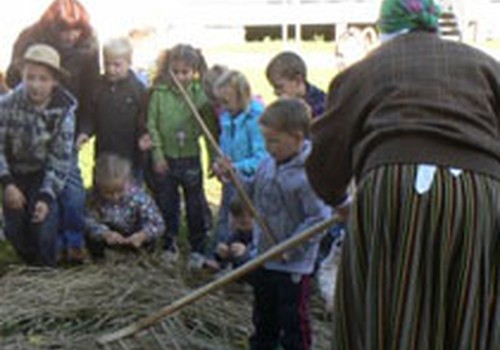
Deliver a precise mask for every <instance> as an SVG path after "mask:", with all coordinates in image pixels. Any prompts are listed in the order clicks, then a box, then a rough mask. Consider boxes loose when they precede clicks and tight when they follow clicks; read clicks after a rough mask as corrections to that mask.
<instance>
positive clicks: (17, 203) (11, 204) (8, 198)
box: [3, 184, 26, 210]
mask: <svg viewBox="0 0 500 350" xmlns="http://www.w3.org/2000/svg"><path fill="white" fill-rule="evenodd" d="M3 196H4V201H5V205H6V206H7V207H8V208H10V209H16V210H20V209H22V208H24V206H25V205H26V197H24V194H23V193H22V192H21V190H20V189H19V188H18V187H17V186H16V185H14V184H10V185H7V187H5V191H4V195H3Z"/></svg>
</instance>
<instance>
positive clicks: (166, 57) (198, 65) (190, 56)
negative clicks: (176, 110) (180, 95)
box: [153, 44, 208, 86]
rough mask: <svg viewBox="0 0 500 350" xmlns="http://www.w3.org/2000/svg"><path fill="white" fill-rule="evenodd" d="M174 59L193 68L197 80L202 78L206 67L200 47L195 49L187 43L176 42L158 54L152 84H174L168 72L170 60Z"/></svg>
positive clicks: (170, 65)
mask: <svg viewBox="0 0 500 350" xmlns="http://www.w3.org/2000/svg"><path fill="white" fill-rule="evenodd" d="M174 61H183V62H185V63H186V64H187V65H189V66H190V67H191V68H193V70H194V72H195V73H196V75H197V77H196V78H197V79H199V80H202V79H203V76H204V74H205V72H206V71H207V69H208V67H207V63H206V61H205V57H203V54H202V53H201V50H200V49H196V48H194V47H193V46H191V45H187V44H178V45H176V46H174V47H172V48H171V49H167V50H165V51H163V52H162V53H161V54H160V57H159V58H158V61H157V71H156V76H155V78H154V79H153V85H157V84H167V85H169V86H175V85H174V84H173V81H172V78H171V76H170V73H169V71H170V69H171V67H172V62H174Z"/></svg>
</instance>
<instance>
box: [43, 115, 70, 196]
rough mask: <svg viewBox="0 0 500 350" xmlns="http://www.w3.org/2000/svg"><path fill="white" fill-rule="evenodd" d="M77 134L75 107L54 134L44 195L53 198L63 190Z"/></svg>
mask: <svg viewBox="0 0 500 350" xmlns="http://www.w3.org/2000/svg"><path fill="white" fill-rule="evenodd" d="M74 134H75V114H74V108H70V110H69V111H68V112H67V113H66V114H65V116H64V117H63V118H62V120H61V122H60V124H59V127H58V128H57V131H56V133H55V135H54V139H53V141H52V143H51V145H50V150H49V153H48V159H47V165H46V168H45V177H44V180H43V182H42V186H41V188H40V194H41V195H42V196H44V197H45V196H49V197H50V198H51V199H52V200H54V199H56V197H57V195H58V194H59V193H60V192H61V191H62V189H63V187H64V185H65V184H66V179H67V178H68V174H69V171H70V168H71V166H72V158H73V146H74Z"/></svg>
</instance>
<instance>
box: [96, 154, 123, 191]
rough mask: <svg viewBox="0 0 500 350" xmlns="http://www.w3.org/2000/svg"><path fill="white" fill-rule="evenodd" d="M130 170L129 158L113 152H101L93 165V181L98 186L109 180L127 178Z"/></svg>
mask: <svg viewBox="0 0 500 350" xmlns="http://www.w3.org/2000/svg"><path fill="white" fill-rule="evenodd" d="M131 171H132V166H131V164H130V161H129V160H127V159H125V158H123V157H120V156H119V155H116V154H114V153H103V154H101V155H100V156H99V157H98V158H97V161H96V163H95V166H94V183H95V184H96V185H97V186H99V185H101V184H105V183H107V182H108V181H110V180H116V179H123V180H128V179H130V176H131Z"/></svg>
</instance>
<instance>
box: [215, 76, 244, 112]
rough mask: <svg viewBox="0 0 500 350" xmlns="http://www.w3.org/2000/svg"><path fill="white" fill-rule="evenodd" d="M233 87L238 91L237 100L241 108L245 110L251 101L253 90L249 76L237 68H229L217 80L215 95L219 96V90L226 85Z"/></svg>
mask: <svg viewBox="0 0 500 350" xmlns="http://www.w3.org/2000/svg"><path fill="white" fill-rule="evenodd" d="M226 86H227V87H229V88H231V89H232V90H233V91H234V92H235V93H236V101H237V102H238V106H239V107H240V108H241V110H244V109H245V108H246V107H247V106H248V104H249V103H250V99H251V97H252V91H251V89H250V84H249V83H248V80H247V78H246V77H245V76H244V75H243V74H242V73H240V72H238V71H236V70H228V71H227V72H224V73H222V75H221V76H220V77H219V78H218V79H217V80H216V81H215V84H214V90H215V95H216V96H218V91H219V90H220V89H222V88H225V87H226Z"/></svg>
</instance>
